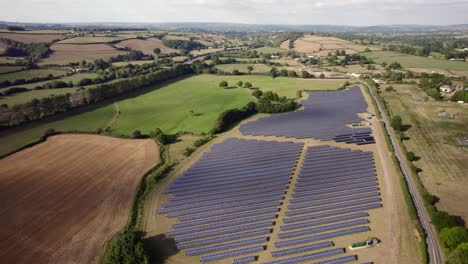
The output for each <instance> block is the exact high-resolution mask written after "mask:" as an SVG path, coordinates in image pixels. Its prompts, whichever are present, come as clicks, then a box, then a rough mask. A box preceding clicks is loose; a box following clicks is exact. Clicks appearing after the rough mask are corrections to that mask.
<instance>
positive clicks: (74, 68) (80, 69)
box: [71, 66, 91, 73]
mask: <svg viewBox="0 0 468 264" xmlns="http://www.w3.org/2000/svg"><path fill="white" fill-rule="evenodd" d="M90 70H91V69H90V68H88V67H80V66H72V67H71V71H72V72H76V73H78V72H89V71H90Z"/></svg>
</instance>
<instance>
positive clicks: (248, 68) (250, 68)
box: [247, 65, 254, 74]
mask: <svg viewBox="0 0 468 264" xmlns="http://www.w3.org/2000/svg"><path fill="white" fill-rule="evenodd" d="M253 69H254V68H253V67H252V66H250V65H249V66H247V71H249V74H250V73H251V72H252V71H253Z"/></svg>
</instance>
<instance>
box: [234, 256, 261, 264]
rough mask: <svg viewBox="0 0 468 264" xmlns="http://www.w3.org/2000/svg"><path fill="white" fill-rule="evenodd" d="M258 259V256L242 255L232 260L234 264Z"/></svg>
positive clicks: (243, 263)
mask: <svg viewBox="0 0 468 264" xmlns="http://www.w3.org/2000/svg"><path fill="white" fill-rule="evenodd" d="M255 261H257V257H256V256H247V257H241V258H236V259H234V260H233V261H232V264H246V263H252V262H255Z"/></svg>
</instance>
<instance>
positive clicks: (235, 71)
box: [232, 69, 241, 75]
mask: <svg viewBox="0 0 468 264" xmlns="http://www.w3.org/2000/svg"><path fill="white" fill-rule="evenodd" d="M240 74H241V73H240V71H239V70H238V69H234V70H233V71H232V75H240Z"/></svg>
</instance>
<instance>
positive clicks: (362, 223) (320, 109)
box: [156, 87, 383, 264]
mask: <svg viewBox="0 0 468 264" xmlns="http://www.w3.org/2000/svg"><path fill="white" fill-rule="evenodd" d="M330 102H334V105H335V106H333V104H331V103H330ZM302 104H303V106H304V109H303V110H299V111H296V112H292V113H288V114H280V115H272V116H269V117H264V118H261V119H258V120H256V121H252V122H249V123H246V124H243V125H241V127H240V131H241V132H242V133H243V134H244V135H248V136H249V137H248V138H242V136H239V137H231V138H227V139H224V140H223V141H222V142H219V143H217V144H214V145H213V146H212V147H211V148H210V149H209V150H208V151H206V152H205V153H203V154H202V156H201V157H200V158H199V159H198V160H197V161H196V162H195V163H194V164H192V166H190V168H188V169H186V170H185V171H184V172H183V173H182V174H181V175H180V176H179V177H177V178H176V179H175V180H174V181H172V183H170V184H169V185H168V187H167V188H166V189H165V190H164V191H163V196H164V199H163V201H165V202H164V203H163V204H162V206H160V208H159V209H158V210H157V211H156V214H157V215H158V217H162V218H164V219H165V220H164V223H169V224H168V230H166V231H165V235H166V236H167V237H169V238H172V239H174V241H175V247H176V248H177V250H178V251H179V253H178V254H177V255H176V256H174V257H173V258H177V256H178V255H184V259H183V261H180V260H179V261H177V260H174V262H171V258H169V263H198V262H201V263H222V264H224V263H264V264H290V263H320V264H332V263H333V264H335V263H352V262H356V261H361V262H363V261H369V259H367V258H364V259H361V258H360V256H359V254H358V253H359V252H355V251H353V250H350V249H349V248H348V247H347V246H348V245H349V244H345V242H343V241H346V243H348V240H349V238H350V237H352V238H358V237H359V238H366V237H369V236H371V235H375V234H373V233H372V232H373V231H374V230H373V228H371V227H375V223H373V222H372V221H374V220H375V218H373V217H371V214H372V213H373V212H376V211H379V210H382V209H381V208H382V207H383V201H382V196H381V187H380V186H379V180H378V175H377V174H378V173H377V169H376V164H375V160H374V153H373V152H372V151H368V150H366V149H360V148H362V147H361V146H360V145H367V144H371V143H374V138H373V136H372V135H371V130H370V128H367V127H366V128H359V129H354V130H353V129H352V128H351V127H349V126H347V125H348V124H350V123H355V122H361V121H362V119H361V118H359V117H358V116H357V113H362V112H366V110H367V104H366V102H365V100H364V98H363V95H362V94H361V91H360V88H359V87H355V88H351V89H348V90H342V91H337V92H314V93H312V94H311V95H310V96H309V98H308V99H307V100H304V101H303V102H302ZM337 105H338V106H339V107H336V106H337ZM304 120H307V122H305V121H304ZM363 135H365V136H363ZM252 136H255V139H252ZM262 136H275V137H277V138H278V140H272V139H271V138H270V139H268V140H266V139H265V138H262ZM257 137H258V138H257ZM345 137H348V138H350V140H340V139H341V138H345ZM307 138H313V139H319V140H321V141H323V144H311V143H310V142H307V141H304V140H303V139H307ZM327 142H330V143H332V144H330V145H327ZM351 145H352V146H353V147H347V146H351ZM374 214H375V213H374ZM373 224H374V225H373ZM346 239H348V240H346Z"/></svg>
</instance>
